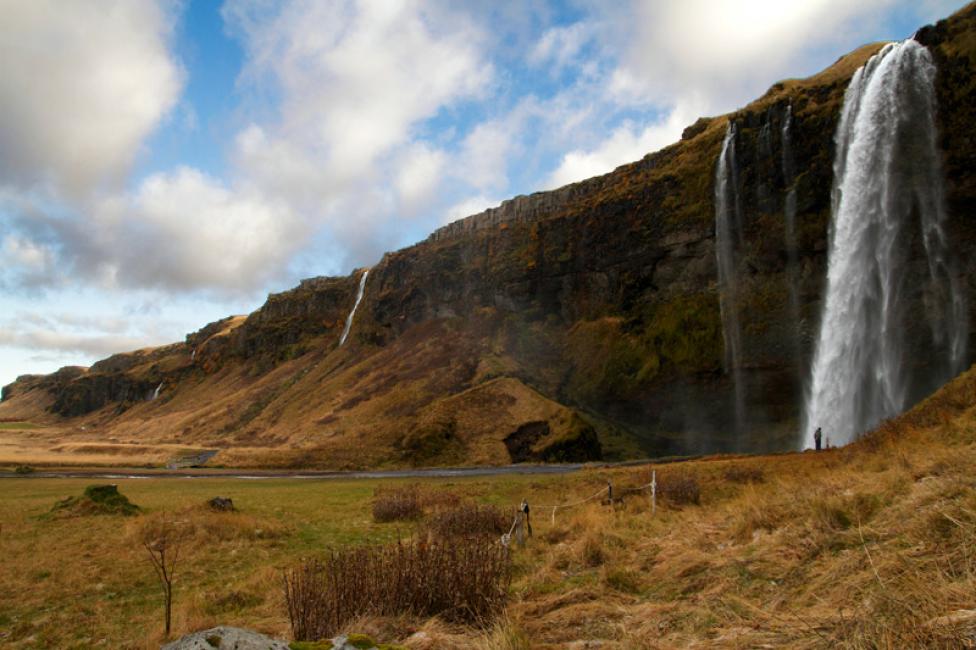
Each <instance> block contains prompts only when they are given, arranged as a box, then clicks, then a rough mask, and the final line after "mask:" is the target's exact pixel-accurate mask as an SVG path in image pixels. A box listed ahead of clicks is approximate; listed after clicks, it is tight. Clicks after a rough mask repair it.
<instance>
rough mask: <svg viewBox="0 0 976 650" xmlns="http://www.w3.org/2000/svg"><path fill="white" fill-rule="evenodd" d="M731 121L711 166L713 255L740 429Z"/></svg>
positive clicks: (737, 224) (737, 228)
mask: <svg viewBox="0 0 976 650" xmlns="http://www.w3.org/2000/svg"><path fill="white" fill-rule="evenodd" d="M735 134H736V128H735V123H733V122H731V121H730V122H729V126H728V129H727V130H726V132H725V140H724V141H723V142H722V152H721V153H720V154H719V157H718V163H717V164H716V166H715V258H716V262H717V266H718V292H719V308H720V310H721V314H722V335H723V337H724V340H725V372H726V373H727V374H731V375H732V382H733V393H734V399H735V403H734V411H735V432H736V433H740V432H741V431H742V430H743V428H744V427H743V417H744V414H745V395H744V391H745V386H743V384H742V368H741V364H740V361H741V351H742V328H741V326H740V324H739V308H738V307H739V305H738V279H737V277H736V264H735V248H736V241H737V240H738V239H740V238H741V236H742V228H741V217H740V215H739V210H738V207H739V205H740V202H739V197H738V184H737V183H736V180H737V178H738V170H737V169H736V164H735Z"/></svg>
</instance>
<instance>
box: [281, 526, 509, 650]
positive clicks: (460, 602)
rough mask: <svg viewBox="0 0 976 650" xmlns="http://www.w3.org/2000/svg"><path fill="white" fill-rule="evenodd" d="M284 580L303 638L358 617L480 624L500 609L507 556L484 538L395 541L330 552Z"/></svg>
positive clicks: (293, 623) (295, 624) (330, 632)
mask: <svg viewBox="0 0 976 650" xmlns="http://www.w3.org/2000/svg"><path fill="white" fill-rule="evenodd" d="M283 578H284V590H285V601H286V604H287V606H288V618H289V619H290V621H291V627H292V634H293V635H294V637H295V639H296V640H299V641H305V640H315V639H321V638H326V637H330V636H332V635H334V634H336V633H337V632H339V631H340V630H341V629H342V626H343V625H344V624H346V623H347V622H348V621H350V620H352V619H354V618H356V617H358V616H364V615H371V616H396V615H400V614H410V615H416V616H424V617H429V616H440V617H441V618H443V619H445V620H447V621H450V622H459V623H476V624H486V623H488V622H490V621H491V620H492V618H494V616H495V615H496V614H498V613H499V612H500V611H501V610H502V609H503V608H504V605H505V602H506V599H507V596H508V586H509V584H510V582H511V560H510V557H509V555H508V551H507V549H505V548H504V547H502V546H501V545H499V544H498V543H497V542H496V541H495V540H492V539H490V538H487V537H465V538H455V539H452V540H450V542H425V541H414V542H398V543H396V544H390V545H386V546H363V547H359V548H351V549H347V550H342V551H335V552H332V553H331V554H330V555H329V556H327V557H326V558H324V559H322V560H308V561H305V562H303V563H302V564H300V565H298V566H296V567H294V568H292V569H290V570H287V571H285V573H284V576H283Z"/></svg>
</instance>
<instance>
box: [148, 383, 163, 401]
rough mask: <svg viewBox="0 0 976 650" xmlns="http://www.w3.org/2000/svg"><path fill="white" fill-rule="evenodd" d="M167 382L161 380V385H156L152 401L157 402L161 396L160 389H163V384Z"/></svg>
mask: <svg viewBox="0 0 976 650" xmlns="http://www.w3.org/2000/svg"><path fill="white" fill-rule="evenodd" d="M164 383H166V382H159V386H156V390H154V391H153V394H152V399H151V400H150V401H153V402H155V401H156V398H157V397H159V391H161V390H163V384H164Z"/></svg>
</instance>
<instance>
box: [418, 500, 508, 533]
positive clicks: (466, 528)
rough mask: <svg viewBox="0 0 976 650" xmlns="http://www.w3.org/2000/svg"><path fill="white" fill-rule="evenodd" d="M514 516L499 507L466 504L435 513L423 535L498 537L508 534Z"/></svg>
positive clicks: (426, 524)
mask: <svg viewBox="0 0 976 650" xmlns="http://www.w3.org/2000/svg"><path fill="white" fill-rule="evenodd" d="M513 517H514V513H513V514H506V513H505V512H503V511H502V509H501V508H498V507H497V506H488V505H485V506H480V505H477V504H475V503H466V504H463V505H460V506H456V507H454V508H448V509H444V510H438V511H436V512H434V513H433V514H432V515H431V516H430V517H429V518H428V520H427V522H426V523H425V525H424V529H423V531H422V534H421V537H424V535H423V533H426V534H427V535H428V536H430V537H431V538H436V539H448V538H451V537H466V536H471V535H491V536H498V535H501V534H502V533H507V532H508V530H509V528H510V527H511V525H512V518H513Z"/></svg>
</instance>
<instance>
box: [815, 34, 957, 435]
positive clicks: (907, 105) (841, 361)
mask: <svg viewBox="0 0 976 650" xmlns="http://www.w3.org/2000/svg"><path fill="white" fill-rule="evenodd" d="M934 79H935V65H934V63H933V62H932V57H931V55H930V54H929V52H928V50H926V49H925V47H923V46H922V45H920V44H919V43H917V42H916V41H914V40H908V41H905V42H903V43H898V44H889V45H886V46H885V47H884V48H883V49H882V50H881V51H880V52H879V53H878V54H876V55H875V56H874V57H872V58H871V59H870V60H869V61H868V62H867V64H865V65H864V66H863V67H862V68H861V69H859V70H858V71H857V72H856V73H855V74H854V77H853V78H852V79H851V82H850V85H849V86H848V88H847V92H846V94H845V96H844V108H843V111H842V113H841V119H840V124H839V125H838V129H837V134H836V137H835V140H836V158H835V160H834V188H833V196H832V206H831V209H832V213H833V214H832V224H831V232H830V250H829V253H828V269H827V294H826V299H825V301H824V311H823V317H822V321H821V326H820V335H819V339H818V341H817V346H816V352H815V355H814V361H813V367H812V371H811V380H810V393H809V396H808V398H807V405H806V414H805V420H806V421H805V426H804V431H803V434H804V437H803V440H804V441H805V444H804V446H810V445H811V443H812V431H811V430H812V429H813V428H815V427H822V428H823V431H824V435H825V436H827V437H829V438H830V439H831V440H833V441H834V442H837V443H840V444H844V443H847V442H850V441H851V440H852V439H854V438H855V437H856V436H858V435H859V434H861V433H862V432H864V431H866V430H868V429H870V428H871V427H873V426H875V425H877V424H878V423H879V422H880V421H881V420H882V419H884V418H887V417H891V416H893V415H896V414H898V413H900V412H901V411H902V410H904V409H905V408H906V407H907V406H908V400H909V399H910V395H909V390H910V389H909V386H910V381H911V379H912V377H911V376H910V375H911V373H910V372H909V368H908V366H907V363H906V362H907V361H908V359H907V356H908V349H907V345H906V337H905V329H906V327H907V325H908V323H907V318H906V302H907V298H908V297H909V287H906V280H908V279H909V278H908V276H907V274H906V267H907V265H908V259H909V255H908V254H909V248H910V245H911V239H912V231H911V228H910V227H909V226H910V222H912V221H913V217H914V215H916V214H917V215H918V216H919V219H920V222H921V223H920V225H921V234H922V243H923V245H924V252H925V255H926V256H927V261H928V278H927V281H928V282H927V286H926V287H925V288H924V292H923V293H924V298H923V300H924V312H925V313H926V314H927V316H928V318H929V320H930V323H929V324H930V329H931V333H932V350H933V354H937V355H939V356H940V357H943V359H942V368H941V372H942V376H941V380H942V381H945V380H947V379H948V378H949V377H951V376H952V375H953V374H956V373H957V372H959V371H960V370H961V366H962V363H963V362H964V360H965V358H966V349H965V348H966V337H967V328H968V325H967V322H966V316H965V314H966V307H965V304H964V297H963V293H962V291H961V289H960V287H959V280H958V278H957V277H956V275H955V273H954V270H953V268H952V264H951V262H950V256H949V250H948V244H947V240H946V235H945V231H944V229H943V224H944V222H945V220H946V208H945V196H944V190H943V180H942V170H941V164H940V158H939V153H938V149H937V146H936V135H937V134H936V127H935V108H936V107H935V94H934Z"/></svg>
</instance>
